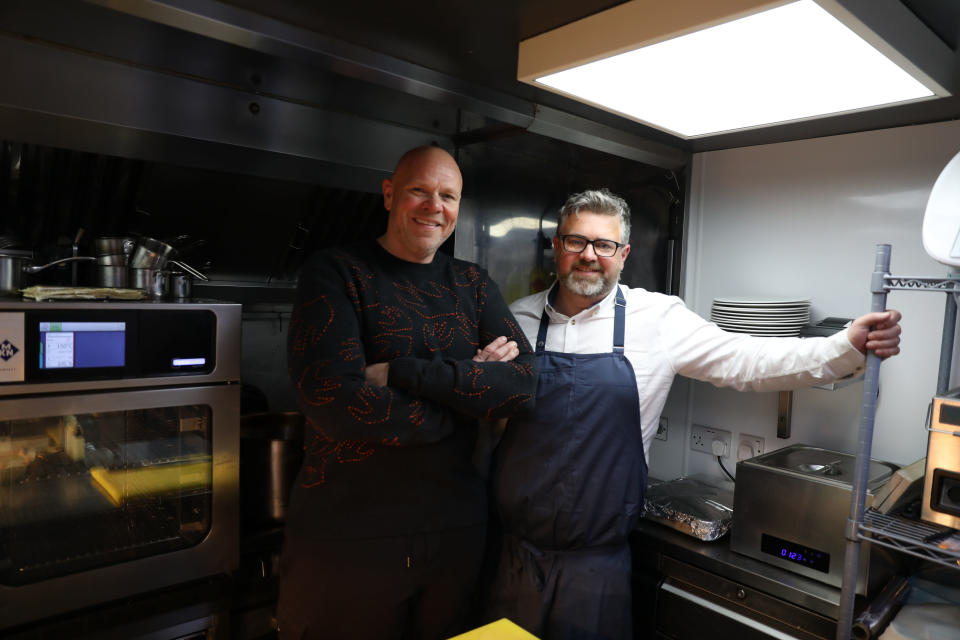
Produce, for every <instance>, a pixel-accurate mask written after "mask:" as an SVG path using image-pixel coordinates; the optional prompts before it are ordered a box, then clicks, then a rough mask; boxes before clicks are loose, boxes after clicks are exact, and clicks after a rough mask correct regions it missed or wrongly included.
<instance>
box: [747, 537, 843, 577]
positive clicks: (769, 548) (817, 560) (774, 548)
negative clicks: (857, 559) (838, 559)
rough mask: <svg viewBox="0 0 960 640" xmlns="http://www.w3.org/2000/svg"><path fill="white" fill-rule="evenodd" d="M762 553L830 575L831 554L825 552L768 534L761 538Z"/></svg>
mask: <svg viewBox="0 0 960 640" xmlns="http://www.w3.org/2000/svg"><path fill="white" fill-rule="evenodd" d="M760 551H763V552H764V553H769V554H770V555H772V556H777V557H778V558H782V559H784V560H787V561H789V562H794V563H796V564H799V565H803V566H805V567H810V568H811V569H816V570H817V571H822V572H824V573H830V554H829V553H826V552H824V551H817V550H816V549H811V548H810V547H805V546H803V545H800V544H797V543H795V542H789V541H787V540H783V539H781V538H775V537H773V536H771V535H768V534H766V533H764V534H761V536H760Z"/></svg>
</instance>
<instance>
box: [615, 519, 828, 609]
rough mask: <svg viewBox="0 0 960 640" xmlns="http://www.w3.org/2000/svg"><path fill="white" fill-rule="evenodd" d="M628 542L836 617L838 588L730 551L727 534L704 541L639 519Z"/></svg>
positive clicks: (639, 548)
mask: <svg viewBox="0 0 960 640" xmlns="http://www.w3.org/2000/svg"><path fill="white" fill-rule="evenodd" d="M631 542H632V544H633V547H634V549H635V550H641V552H642V553H647V552H653V551H656V552H659V553H662V554H664V555H667V556H670V557H672V558H674V559H676V560H680V561H681V562H686V563H687V564H690V565H693V566H695V567H698V568H700V569H703V570H705V571H709V572H711V573H714V574H717V575H719V576H721V577H724V578H726V579H728V580H732V581H734V582H737V583H740V584H742V585H744V586H748V587H751V588H753V589H756V590H758V591H762V592H764V593H766V594H768V595H771V596H774V597H776V598H780V599H782V600H785V601H787V602H791V603H793V604H795V605H797V606H800V607H803V608H805V609H809V610H811V611H814V612H816V613H819V614H821V615H824V616H826V617H828V618H831V619H833V620H836V619H837V618H838V616H839V606H840V589H836V588H834V587H831V586H829V585H826V584H823V583H820V582H817V581H815V580H810V579H808V578H804V577H803V576H800V575H797V574H794V573H791V572H789V571H784V570H782V569H779V568H777V567H774V566H771V565H768V564H765V563H763V562H760V561H758V560H754V559H753V558H750V557H747V556H744V555H741V554H739V553H735V552H733V551H731V550H730V534H729V533H728V534H726V535H724V536H723V537H722V538H720V539H719V540H715V541H713V542H703V541H701V540H697V539H696V538H694V537H692V536H689V535H687V534H685V533H681V532H679V531H676V530H674V529H671V528H670V527H667V526H666V525H662V524H660V523H657V522H653V521H650V520H643V519H641V520H640V522H639V523H638V524H637V527H636V528H635V529H634V533H633V535H632V536H631Z"/></svg>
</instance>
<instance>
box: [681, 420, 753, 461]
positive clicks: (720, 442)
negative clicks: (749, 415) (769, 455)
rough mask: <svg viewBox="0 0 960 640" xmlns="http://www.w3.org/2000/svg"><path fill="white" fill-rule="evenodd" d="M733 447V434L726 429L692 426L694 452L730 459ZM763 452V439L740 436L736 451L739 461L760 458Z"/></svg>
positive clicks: (744, 434) (743, 434)
mask: <svg viewBox="0 0 960 640" xmlns="http://www.w3.org/2000/svg"><path fill="white" fill-rule="evenodd" d="M732 445H733V434H732V433H730V432H729V431H725V430H724V429H714V428H713V427H705V426H703V425H699V424H695V425H692V427H691V429H690V448H691V449H693V450H694V451H702V452H703V453H708V454H710V455H712V456H719V457H721V458H729V457H730V451H731V446H732ZM763 450H764V442H763V438H761V437H760V436H752V435H749V434H746V433H741V434H739V439H738V442H737V451H736V454H737V460H746V459H747V458H752V457H754V456H758V455H760V454H761V453H763Z"/></svg>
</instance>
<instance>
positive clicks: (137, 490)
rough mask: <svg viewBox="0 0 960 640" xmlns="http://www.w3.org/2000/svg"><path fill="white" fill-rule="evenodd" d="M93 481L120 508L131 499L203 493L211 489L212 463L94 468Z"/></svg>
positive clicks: (91, 470)
mask: <svg viewBox="0 0 960 640" xmlns="http://www.w3.org/2000/svg"><path fill="white" fill-rule="evenodd" d="M90 481H91V483H92V484H93V486H94V487H96V488H97V489H98V490H99V491H100V492H101V493H102V494H103V495H105V496H106V497H107V498H108V499H109V500H110V502H112V503H113V504H114V505H115V506H120V505H121V504H123V502H124V501H125V500H129V499H130V498H142V497H145V496H151V495H157V494H160V493H168V492H170V491H178V490H179V491H183V490H193V489H202V488H204V487H210V486H211V468H210V462H191V463H189V464H170V465H160V466H156V467H143V468H140V469H115V470H112V471H111V470H109V469H107V468H105V467H93V468H92V469H90Z"/></svg>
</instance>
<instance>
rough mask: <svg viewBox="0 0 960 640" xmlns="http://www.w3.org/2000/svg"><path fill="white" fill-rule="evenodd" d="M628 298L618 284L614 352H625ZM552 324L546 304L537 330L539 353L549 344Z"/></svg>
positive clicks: (614, 313)
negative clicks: (548, 329) (548, 338)
mask: <svg viewBox="0 0 960 640" xmlns="http://www.w3.org/2000/svg"><path fill="white" fill-rule="evenodd" d="M626 308H627V299H626V298H624V297H623V291H621V290H620V285H617V297H616V299H615V300H614V309H613V351H614V353H623V341H624V335H625V333H626V331H625V327H626V324H627V320H626V317H627V313H626ZM549 325H550V318H549V316H548V315H547V308H546V305H544V308H543V311H542V312H541V313H540V328H539V329H538V330H537V344H536V349H535V351H536V352H537V353H543V351H544V349H545V348H546V344H547V327H548V326H549Z"/></svg>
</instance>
